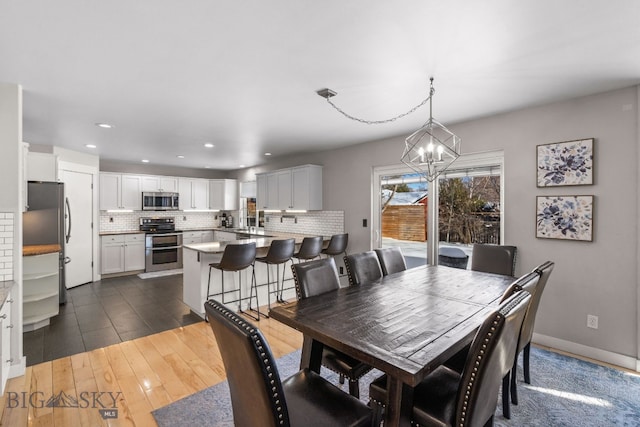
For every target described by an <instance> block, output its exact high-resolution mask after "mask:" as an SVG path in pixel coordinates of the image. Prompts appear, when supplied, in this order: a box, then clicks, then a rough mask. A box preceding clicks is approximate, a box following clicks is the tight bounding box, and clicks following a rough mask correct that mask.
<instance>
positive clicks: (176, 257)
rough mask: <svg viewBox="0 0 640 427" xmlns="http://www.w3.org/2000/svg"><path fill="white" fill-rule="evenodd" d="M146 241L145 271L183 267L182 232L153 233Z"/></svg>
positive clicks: (147, 236) (148, 235)
mask: <svg viewBox="0 0 640 427" xmlns="http://www.w3.org/2000/svg"><path fill="white" fill-rule="evenodd" d="M145 241H146V244H145V256H146V257H145V271H147V272H148V271H160V270H173V269H176V268H182V233H151V234H147V235H146V236H145Z"/></svg>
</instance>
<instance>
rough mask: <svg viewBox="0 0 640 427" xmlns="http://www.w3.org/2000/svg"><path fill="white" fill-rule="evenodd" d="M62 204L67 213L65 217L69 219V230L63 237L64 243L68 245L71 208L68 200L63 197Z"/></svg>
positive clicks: (69, 229) (68, 229)
mask: <svg viewBox="0 0 640 427" xmlns="http://www.w3.org/2000/svg"><path fill="white" fill-rule="evenodd" d="M64 203H65V205H66V207H67V213H66V215H65V217H67V218H68V219H69V228H67V234H66V235H65V236H64V237H65V241H66V243H69V239H71V206H69V198H68V197H65V199H64Z"/></svg>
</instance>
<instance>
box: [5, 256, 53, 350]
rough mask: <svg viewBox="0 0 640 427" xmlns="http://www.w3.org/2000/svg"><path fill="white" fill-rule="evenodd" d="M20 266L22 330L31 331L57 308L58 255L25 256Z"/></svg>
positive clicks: (43, 322)
mask: <svg viewBox="0 0 640 427" xmlns="http://www.w3.org/2000/svg"><path fill="white" fill-rule="evenodd" d="M22 266H23V276H22V281H23V294H22V323H23V330H24V331H33V330H35V329H38V328H41V327H43V326H46V325H48V324H49V319H50V318H51V317H53V316H56V315H57V314H58V313H59V311H60V294H59V293H60V288H59V286H60V280H59V277H60V276H59V275H60V254H59V253H58V252H53V253H50V254H43V255H33V256H25V257H23V258H22ZM7 317H9V316H7ZM3 332H4V329H3ZM4 360H5V359H4V358H3V361H4Z"/></svg>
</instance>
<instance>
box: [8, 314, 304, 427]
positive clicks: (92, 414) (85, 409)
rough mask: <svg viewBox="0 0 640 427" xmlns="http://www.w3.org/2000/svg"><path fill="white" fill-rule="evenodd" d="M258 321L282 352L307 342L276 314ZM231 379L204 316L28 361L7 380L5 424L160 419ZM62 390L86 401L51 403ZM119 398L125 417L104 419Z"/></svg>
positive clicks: (125, 423)
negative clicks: (173, 406) (160, 413)
mask: <svg viewBox="0 0 640 427" xmlns="http://www.w3.org/2000/svg"><path fill="white" fill-rule="evenodd" d="M254 324H256V326H258V327H259V328H260V330H261V331H262V333H263V334H264V335H265V337H266V338H267V341H268V342H269V345H270V346H271V350H272V351H273V353H274V356H275V357H276V358H277V357H281V356H283V355H285V354H287V353H290V352H292V351H294V350H296V349H299V348H301V347H302V335H301V334H300V333H298V332H297V331H295V330H293V329H291V328H289V327H287V326H285V325H283V324H281V323H279V322H277V321H275V320H271V319H263V320H261V321H260V322H259V323H257V322H254ZM224 379H225V372H224V366H223V364H222V359H221V358H220V353H219V351H218V347H217V343H216V341H215V338H214V336H213V333H212V331H211V328H210V326H209V324H207V323H205V322H200V323H196V324H193V325H189V326H185V327H181V328H177V329H173V330H170V331H165V332H161V333H159V334H155V335H150V336H147V337H143V338H138V339H135V340H133V341H127V342H123V343H120V344H115V345H112V346H109V347H105V348H100V349H97V350H93V351H89V352H86V353H79V354H76V355H73V356H69V357H64V358H61V359H56V360H53V361H50V362H45V363H41V364H38V365H34V366H31V367H28V368H27V370H26V374H25V375H24V376H22V377H18V378H13V379H10V380H9V381H8V383H7V387H6V390H5V393H4V395H3V396H2V399H1V401H0V405H1V406H0V411H2V416H1V418H0V425H2V426H11V427H22V426H47V427H54V426H55V427H60V426H65V427H67V426H102V425H104V426H155V425H156V422H155V420H154V418H153V416H152V415H151V411H152V410H154V409H157V408H160V407H162V406H165V405H167V404H169V403H171V402H174V401H176V400H179V399H181V398H183V397H186V396H188V395H190V394H193V393H195V392H197V391H199V390H202V389H204V388H207V387H210V386H212V385H214V384H217V383H219V382H221V381H223V380H224ZM60 392H64V394H66V395H67V396H70V397H72V398H76V399H77V400H78V406H80V407H78V408H69V407H54V408H50V407H46V401H47V400H48V399H49V398H50V397H51V396H54V395H58V394H59V393H60ZM100 393H102V394H100ZM112 397H115V402H116V404H115V407H116V408H117V410H118V416H117V418H112V419H103V417H102V415H101V413H100V412H99V409H100V408H102V407H101V405H102V406H104V408H102V409H110V408H111V407H113V403H112V402H113V401H114V400H113V399H112Z"/></svg>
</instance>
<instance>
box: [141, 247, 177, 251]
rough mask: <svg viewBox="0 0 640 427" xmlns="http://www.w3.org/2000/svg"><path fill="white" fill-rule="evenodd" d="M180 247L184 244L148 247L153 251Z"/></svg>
mask: <svg viewBox="0 0 640 427" xmlns="http://www.w3.org/2000/svg"><path fill="white" fill-rule="evenodd" d="M180 248H182V246H162V247H157V248H147V249H151V250H152V251H161V250H166V249H180Z"/></svg>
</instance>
